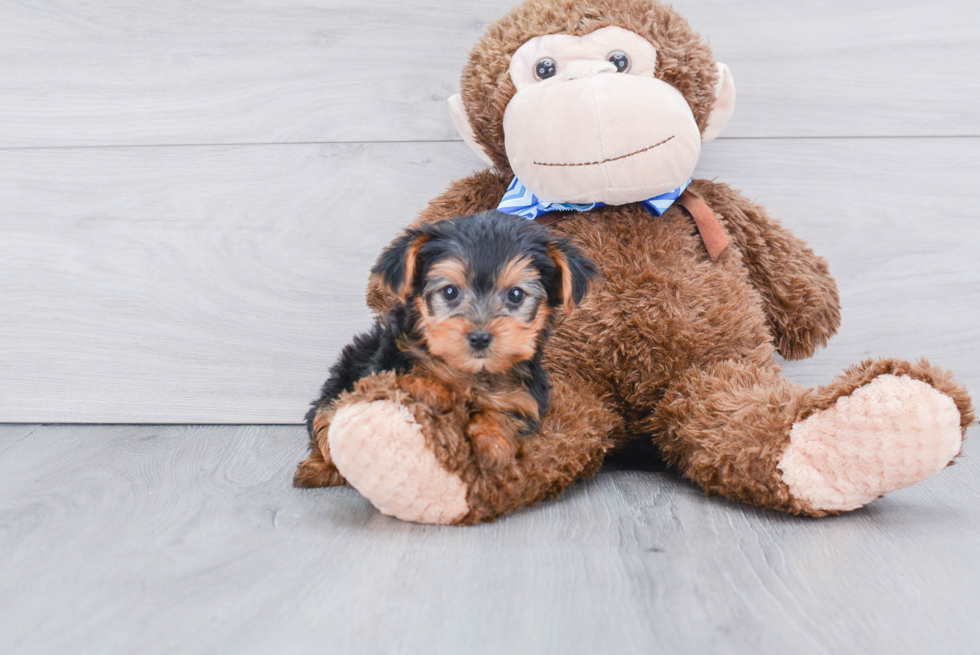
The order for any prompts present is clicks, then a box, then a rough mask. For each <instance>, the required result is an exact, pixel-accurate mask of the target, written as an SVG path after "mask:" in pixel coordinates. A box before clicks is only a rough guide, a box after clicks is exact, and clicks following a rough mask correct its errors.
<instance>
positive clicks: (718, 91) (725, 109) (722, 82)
mask: <svg viewBox="0 0 980 655" xmlns="http://www.w3.org/2000/svg"><path fill="white" fill-rule="evenodd" d="M717 66H718V85H717V86H716V87H715V104H714V105H713V106H712V107H711V115H710V116H708V127H706V128H705V130H704V135H703V136H702V137H701V143H708V142H709V141H714V140H715V139H716V138H718V135H719V134H721V131H722V130H724V129H725V126H726V125H728V121H729V120H730V119H731V117H732V114H734V113H735V80H734V79H732V72H731V71H730V70H728V66H726V65H725V64H723V63H721V62H718V64H717Z"/></svg>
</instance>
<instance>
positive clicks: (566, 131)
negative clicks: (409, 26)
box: [296, 0, 973, 524]
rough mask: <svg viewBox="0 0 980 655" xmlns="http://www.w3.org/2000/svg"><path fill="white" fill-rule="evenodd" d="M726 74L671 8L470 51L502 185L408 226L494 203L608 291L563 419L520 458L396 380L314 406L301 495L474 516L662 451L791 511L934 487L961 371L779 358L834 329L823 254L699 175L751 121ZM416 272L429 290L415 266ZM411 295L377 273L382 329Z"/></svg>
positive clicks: (569, 359) (478, 189) (454, 108)
mask: <svg viewBox="0 0 980 655" xmlns="http://www.w3.org/2000/svg"><path fill="white" fill-rule="evenodd" d="M734 102H735V86H734V82H733V80H732V75H731V74H730V72H729V70H728V68H727V67H726V66H725V65H724V64H721V63H715V61H714V60H713V57H712V54H711V51H710V49H709V48H708V46H707V45H706V44H705V43H704V42H703V41H702V40H701V38H700V37H699V35H698V34H696V33H695V32H694V31H692V29H691V28H690V26H689V25H688V23H687V22H686V21H685V19H684V18H683V17H681V16H680V15H679V14H678V13H677V12H676V11H674V10H673V9H672V8H670V7H668V6H665V5H662V4H659V3H658V2H655V1H654V0H588V1H587V2H586V1H583V0H528V1H527V2H525V3H524V4H522V5H520V6H518V7H516V8H515V9H513V10H512V11H511V12H510V13H509V14H507V15H506V16H504V17H503V18H501V19H500V20H498V21H497V22H496V23H494V24H493V25H491V26H490V27H489V29H488V30H487V32H486V34H485V35H484V36H483V38H482V39H481V40H480V41H479V42H478V43H477V45H476V46H475V47H474V49H473V51H472V52H471V54H470V59H469V63H468V64H467V66H466V68H465V69H464V71H463V76H462V80H461V94H460V95H456V96H453V97H452V98H450V100H449V105H450V112H451V115H452V118H453V122H454V124H455V125H456V127H457V129H458V130H459V132H460V134H461V135H462V137H463V139H464V140H465V141H466V143H467V144H469V146H470V147H471V148H472V149H473V150H474V151H475V152H476V154H477V155H479V156H480V158H481V159H483V161H485V162H486V163H487V165H488V166H489V168H488V169H486V170H483V171H481V172H478V173H476V174H474V175H471V176H469V177H466V178H463V179H461V180H459V181H457V182H454V183H453V184H452V185H451V186H450V187H449V189H448V190H447V191H446V192H445V193H443V194H442V195H441V196H439V197H437V198H435V199H434V200H433V201H432V202H431V203H430V204H429V206H428V207H427V208H426V209H425V210H424V211H423V212H422V214H421V215H420V216H419V217H418V219H417V220H416V222H415V224H416V225H421V224H425V223H429V222H433V221H441V220H445V219H448V218H452V217H454V216H458V215H466V214H474V213H477V212H482V211H486V210H492V209H499V210H500V211H502V212H506V213H511V214H517V215H520V216H523V217H525V218H526V219H527V220H536V221H538V222H541V223H544V224H550V226H549V229H550V230H553V231H554V232H555V233H557V234H558V235H560V236H561V237H563V238H565V239H568V240H569V241H570V242H572V243H574V244H575V245H577V246H578V248H579V249H581V250H582V251H583V252H584V253H585V254H586V255H587V256H588V257H590V258H591V259H592V260H593V261H594V262H595V263H596V265H597V266H598V269H599V271H600V275H601V278H600V279H599V280H597V281H596V282H595V283H594V284H593V288H592V290H591V291H590V293H589V295H588V296H587V297H586V299H585V301H584V302H583V303H582V304H580V305H579V306H578V307H575V308H574V309H572V310H571V311H565V310H563V309H561V308H559V309H558V310H557V311H558V314H557V315H556V319H557V320H556V323H555V327H554V330H553V333H552V335H551V339H550V341H549V342H548V343H547V345H546V347H545V349H544V367H545V370H547V372H548V374H549V376H550V379H551V385H552V405H551V408H550V409H549V411H548V412H547V413H546V414H545V416H544V417H543V419H542V421H541V425H540V429H539V430H538V431H537V432H535V433H533V434H531V435H529V436H525V437H523V438H522V439H521V441H520V445H519V450H518V452H517V455H516V457H514V459H513V460H512V461H511V462H510V463H508V464H507V465H505V466H501V467H497V468H493V469H487V468H481V466H480V465H479V464H478V462H477V460H476V458H475V457H474V455H473V452H472V448H470V446H469V444H468V442H467V437H466V435H465V431H464V430H463V427H462V426H461V425H460V424H459V422H458V418H455V417H456V414H453V413H452V412H445V411H443V410H441V409H439V408H435V407H432V406H430V405H428V404H427V403H426V401H425V399H424V398H421V397H414V396H413V395H412V394H411V393H409V392H406V391H405V390H403V389H402V388H401V386H400V385H399V384H398V380H397V375H396V374H395V373H394V372H385V373H380V374H375V375H371V376H370V377H367V378H364V379H362V380H361V381H360V382H359V383H358V384H357V385H356V386H355V388H354V390H353V391H352V392H350V393H347V394H345V395H343V396H342V397H341V398H339V400H338V401H337V402H336V403H331V404H330V405H328V406H321V407H317V408H315V410H314V417H313V420H312V423H311V437H312V444H313V448H312V455H311V456H310V458H309V459H307V460H306V461H304V462H303V463H301V465H300V467H299V469H298V471H297V476H296V484H297V485H299V486H328V485H334V484H343V483H345V482H346V483H349V484H350V485H352V486H353V487H354V488H355V489H357V490H358V491H359V492H360V493H362V494H363V495H364V496H366V497H367V498H368V499H369V500H370V501H371V502H372V503H373V504H374V505H375V506H376V507H377V508H378V509H380V510H381V511H382V512H384V513H386V514H389V515H391V516H395V517H398V518H400V519H403V520H406V521H417V522H422V523H443V524H471V523H477V522H480V521H487V520H492V519H495V518H498V517H500V516H502V515H504V514H507V513H508V512H513V511H514V510H517V509H520V508H522V507H525V506H528V505H531V504H533V503H536V502H538V501H541V500H543V499H547V498H553V497H555V496H557V495H558V494H560V493H561V491H562V490H563V489H564V488H565V487H567V486H568V485H570V484H572V483H573V482H575V481H576V480H577V479H579V478H582V477H585V476H590V475H592V474H594V473H595V472H596V471H597V470H598V469H599V467H600V465H601V464H602V461H603V458H604V456H605V455H606V454H607V453H609V452H610V451H613V450H616V449H619V448H622V447H623V446H624V445H625V444H627V443H629V442H631V441H635V440H652V441H653V443H654V444H656V446H657V447H658V448H659V450H660V452H661V454H662V455H663V457H664V459H665V460H666V461H667V462H668V463H669V464H671V465H673V466H675V467H677V469H678V470H679V471H680V472H681V473H682V474H683V475H684V477H686V478H687V479H689V480H690V481H692V482H693V483H694V484H696V485H698V486H700V487H701V488H702V489H704V490H705V491H706V492H707V493H709V494H718V495H721V496H724V497H726V498H729V499H732V500H734V501H738V502H742V503H749V504H751V505H755V506H757V507H763V508H770V509H774V510H779V511H783V512H789V513H793V514H803V515H808V516H814V517H819V516H825V515H828V514H838V513H841V512H847V511H850V510H854V509H856V508H859V507H861V506H863V505H865V504H867V503H870V502H871V501H873V500H874V499H876V498H878V497H879V496H881V495H882V494H884V493H886V492H889V491H892V490H894V489H899V488H901V487H905V486H908V485H911V484H915V483H916V482H919V481H920V480H923V479H925V478H926V477H928V476H930V475H932V474H934V473H936V472H938V471H940V470H941V469H943V468H944V467H946V466H947V465H948V464H950V462H951V461H952V460H953V459H954V458H955V457H956V456H957V455H958V454H959V453H960V448H961V442H962V440H963V438H964V437H965V434H966V428H967V426H968V425H969V424H970V423H971V422H972V420H973V412H972V407H971V403H970V398H969V396H968V395H967V392H966V390H965V389H964V388H963V387H962V386H961V385H960V384H958V383H957V382H956V381H954V379H953V378H952V376H951V375H950V373H948V372H946V371H944V370H941V369H939V368H936V367H934V366H930V365H929V364H928V363H927V362H925V361H920V362H918V363H914V364H913V363H909V362H905V361H900V360H895V359H875V360H868V361H865V362H863V363H861V364H858V365H855V366H852V367H850V368H848V369H847V370H845V371H844V372H843V373H842V374H841V375H840V376H839V377H837V378H836V379H835V380H833V381H831V382H829V383H828V384H826V385H824V386H821V387H817V388H812V389H811V388H805V387H801V386H798V385H796V384H793V383H791V382H789V381H788V380H787V379H786V378H784V377H783V376H782V375H781V374H780V367H779V365H778V364H777V363H776V362H775V361H774V360H773V355H774V353H776V352H778V353H780V354H781V355H782V356H783V357H784V358H786V359H789V360H795V359H802V358H806V357H809V356H811V355H812V354H813V352H814V351H815V349H816V348H818V347H822V346H824V345H825V344H826V343H827V340H828V339H829V338H830V337H831V336H833V335H834V333H835V332H836V331H837V328H838V325H839V323H840V310H839V301H838V294H837V287H836V285H835V283H834V280H833V278H831V277H830V274H829V273H828V269H827V264H826V262H825V261H824V260H823V259H822V258H820V257H818V256H817V255H815V254H814V253H813V251H811V250H810V249H809V248H808V247H807V246H806V244H804V243H803V242H802V241H801V240H800V239H798V238H797V237H795V236H794V235H792V234H791V233H790V232H789V231H788V230H786V229H785V228H783V227H782V226H781V225H780V224H779V223H778V222H777V221H775V220H773V219H772V218H770V217H769V216H768V214H767V213H766V211H765V209H764V208H762V207H761V206H759V205H756V204H754V203H752V202H750V201H748V200H747V199H746V198H745V197H743V196H742V195H741V194H740V193H739V192H737V191H735V190H734V189H732V188H731V187H729V186H727V185H725V184H722V183H716V182H710V181H707V180H693V181H692V180H691V175H692V173H693V172H694V168H695V165H696V164H697V161H698V158H699V155H700V152H701V145H702V144H704V143H707V142H708V141H711V140H712V139H714V138H715V137H717V136H718V135H719V134H720V133H721V131H722V128H724V126H725V124H726V123H727V121H728V119H729V118H730V117H731V115H732V112H733V110H734ZM408 265H409V269H410V270H407V271H406V275H407V276H409V277H410V276H412V275H414V273H415V272H414V270H412V267H414V266H418V265H420V263H419V262H416V261H412V262H409V263H408ZM394 298H395V294H394V293H393V291H392V290H391V289H387V288H385V287H384V286H383V284H382V282H381V280H380V279H379V278H377V277H375V278H373V279H372V280H371V281H370V283H369V286H368V304H369V305H370V307H371V308H372V309H374V310H375V311H376V312H377V313H378V314H379V315H383V314H385V313H386V312H387V311H388V310H389V309H390V308H391V307H392V305H393V302H394Z"/></svg>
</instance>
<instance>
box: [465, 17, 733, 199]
mask: <svg viewBox="0 0 980 655" xmlns="http://www.w3.org/2000/svg"><path fill="white" fill-rule="evenodd" d="M522 35H526V36H522ZM542 35H543V36H542ZM461 86H462V94H461V95H457V96H453V97H452V98H450V100H449V105H450V113H451V115H452V117H453V122H454V123H455V124H456V127H457V128H458V129H459V131H460V134H461V135H462V136H463V139H464V140H465V141H466V142H467V143H468V144H469V145H470V147H472V148H473V149H474V150H475V151H476V152H477V154H478V155H480V157H481V158H483V159H484V161H486V162H488V163H490V164H492V165H494V166H495V167H497V169H499V170H501V171H507V170H508V169H510V170H512V171H513V172H514V174H515V175H516V176H517V177H518V178H519V179H520V180H521V182H522V183H523V184H524V186H525V187H527V188H528V189H529V190H530V191H531V192H532V193H534V194H535V195H536V196H537V197H538V198H539V199H541V200H545V201H551V202H571V203H582V204H586V203H592V202H602V203H605V204H609V205H623V204H627V203H631V202H638V201H641V200H646V199H649V198H652V197H655V196H658V195H661V194H663V193H668V192H670V191H673V190H674V189H677V188H678V187H680V186H681V185H683V184H684V183H685V182H687V180H688V178H690V177H691V175H692V173H693V172H694V168H695V166H696V165H697V162H698V158H699V157H700V154H701V144H702V143H705V142H707V141H710V140H712V139H714V138H715V137H717V136H718V134H720V132H721V130H722V128H724V126H725V125H726V124H727V122H728V119H729V118H730V117H731V115H732V112H733V111H734V102H735V85H734V82H733V81H732V77H731V73H729V72H728V67H727V66H725V65H724V64H720V63H719V64H716V63H715V62H714V61H713V58H712V56H711V51H710V49H709V48H708V46H707V45H706V44H704V43H703V41H702V40H701V39H700V37H698V35H697V34H696V33H694V32H693V31H692V30H691V29H690V27H689V26H688V25H687V22H686V21H685V20H684V19H683V18H682V17H681V16H680V15H679V14H677V12H676V11H674V10H673V9H671V8H670V7H667V6H665V5H662V4H661V3H659V2H656V1H655V0H568V1H567V2H563V3H557V4H556V3H554V2H551V1H550V0H527V1H526V2H525V3H524V4H522V5H519V6H518V7H515V8H514V9H513V10H512V11H511V12H510V13H509V14H508V15H507V16H505V17H504V18H502V19H500V20H499V21H498V22H497V23H496V24H495V25H494V26H493V27H491V29H490V30H488V31H487V34H486V35H485V36H484V37H483V39H482V40H481V41H480V43H479V44H478V45H477V46H476V48H475V49H474V50H473V52H472V53H471V58H470V63H469V64H468V66H467V68H466V70H465V71H464V73H463V78H462V82H461Z"/></svg>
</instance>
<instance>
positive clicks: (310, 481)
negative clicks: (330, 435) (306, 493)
mask: <svg viewBox="0 0 980 655" xmlns="http://www.w3.org/2000/svg"><path fill="white" fill-rule="evenodd" d="M333 413H334V410H333V404H332V403H330V404H328V405H321V406H320V407H317V408H316V413H315V414H314V415H313V420H312V421H311V422H310V456H309V457H307V458H306V459H304V460H303V461H302V462H300V463H299V466H297V467H296V473H295V474H293V486H294V487H307V488H308V487H335V486H338V485H342V484H344V482H345V480H344V477H343V476H342V475H341V474H340V472H339V471H338V470H337V467H336V466H334V463H333V459H332V458H331V457H330V447H329V446H328V444H327V432H328V430H329V429H330V419H331V418H332V417H333Z"/></svg>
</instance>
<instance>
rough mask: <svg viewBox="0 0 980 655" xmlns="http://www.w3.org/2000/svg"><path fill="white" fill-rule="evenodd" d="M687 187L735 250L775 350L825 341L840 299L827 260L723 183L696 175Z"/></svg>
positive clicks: (791, 353)
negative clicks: (760, 303) (707, 207)
mask: <svg viewBox="0 0 980 655" xmlns="http://www.w3.org/2000/svg"><path fill="white" fill-rule="evenodd" d="M693 190H694V191H696V192H698V193H699V194H701V195H702V197H704V199H705V201H707V203H708V204H709V205H710V206H711V208H712V209H714V211H715V213H717V214H718V216H719V218H720V219H721V221H722V223H723V224H724V225H725V229H726V230H727V231H728V235H729V236H730V237H731V239H732V241H733V242H734V243H735V244H736V245H737V246H738V249H739V251H741V254H742V261H743V262H744V263H745V266H746V268H747V269H748V272H749V277H750V279H751V280H752V284H753V285H754V286H755V288H756V289H757V290H758V291H759V293H760V294H761V295H762V300H763V303H764V309H765V312H766V316H767V317H768V319H769V327H770V329H771V330H772V333H773V338H774V339H775V342H776V347H777V348H778V350H779V353H780V354H781V355H782V356H783V357H785V358H786V359H804V358H806V357H810V356H811V355H813V353H814V351H815V350H816V349H817V348H818V347H821V346H824V345H826V343H827V340H828V339H830V337H832V336H834V334H836V332H837V328H838V327H840V299H839V297H838V295H837V284H836V283H835V282H834V279H833V278H832V277H831V276H830V273H829V271H828V270H827V262H826V261H825V260H824V259H823V258H822V257H818V256H817V255H815V254H814V253H813V251H812V250H810V248H808V247H807V245H806V243H804V242H803V240H801V239H799V238H798V237H796V236H795V235H793V234H792V233H791V232H790V231H789V230H787V229H786V228H784V227H783V226H781V225H780V224H779V223H778V222H776V221H774V220H773V219H771V218H770V217H769V216H768V215H767V214H766V211H765V210H764V209H763V208H762V207H760V206H759V205H756V204H754V203H752V202H749V201H748V200H747V199H746V198H745V197H744V196H742V195H741V194H740V193H739V192H738V191H735V190H734V189H732V188H731V187H729V186H728V185H725V184H718V183H715V182H707V181H704V180H698V181H697V182H696V183H695V185H693Z"/></svg>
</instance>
